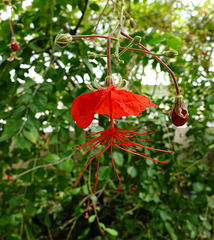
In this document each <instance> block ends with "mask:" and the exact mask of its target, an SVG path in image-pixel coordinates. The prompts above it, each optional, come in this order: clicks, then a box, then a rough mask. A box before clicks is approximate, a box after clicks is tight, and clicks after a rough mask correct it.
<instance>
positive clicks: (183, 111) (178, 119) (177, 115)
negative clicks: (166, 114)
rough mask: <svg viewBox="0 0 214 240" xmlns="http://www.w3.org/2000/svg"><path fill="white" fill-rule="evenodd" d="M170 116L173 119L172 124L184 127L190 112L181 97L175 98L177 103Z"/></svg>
mask: <svg viewBox="0 0 214 240" xmlns="http://www.w3.org/2000/svg"><path fill="white" fill-rule="evenodd" d="M170 116H171V118H172V123H173V124H174V125H175V126H177V127H180V126H183V125H184V124H185V123H186V122H187V119H188V111H187V107H186V106H185V104H184V100H183V97H182V96H181V95H178V96H177V97H176V98H175V103H174V106H173V109H172V111H171V112H170Z"/></svg>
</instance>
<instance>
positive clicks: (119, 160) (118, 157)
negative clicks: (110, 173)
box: [113, 152, 124, 166]
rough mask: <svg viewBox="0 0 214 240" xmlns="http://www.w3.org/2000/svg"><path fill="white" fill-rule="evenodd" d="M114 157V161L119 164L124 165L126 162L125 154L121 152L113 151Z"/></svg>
mask: <svg viewBox="0 0 214 240" xmlns="http://www.w3.org/2000/svg"><path fill="white" fill-rule="evenodd" d="M113 159H114V162H115V163H116V164H117V165H119V166H123V163H124V157H123V154H122V153H120V152H113Z"/></svg>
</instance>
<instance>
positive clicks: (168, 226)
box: [165, 222, 178, 240]
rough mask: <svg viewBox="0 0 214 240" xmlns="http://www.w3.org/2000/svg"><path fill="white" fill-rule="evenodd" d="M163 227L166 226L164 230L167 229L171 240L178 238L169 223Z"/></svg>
mask: <svg viewBox="0 0 214 240" xmlns="http://www.w3.org/2000/svg"><path fill="white" fill-rule="evenodd" d="M165 226H166V229H167V231H168V232H169V234H170V236H171V239H172V240H177V239H178V238H177V236H176V235H175V231H174V229H173V227H172V225H171V224H170V223H169V222H165Z"/></svg>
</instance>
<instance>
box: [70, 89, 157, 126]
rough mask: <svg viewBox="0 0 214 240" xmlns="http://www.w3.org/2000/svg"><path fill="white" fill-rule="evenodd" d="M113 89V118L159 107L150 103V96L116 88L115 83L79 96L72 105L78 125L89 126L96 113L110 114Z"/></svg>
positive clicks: (72, 112) (72, 113) (72, 111)
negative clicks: (110, 99)
mask: <svg viewBox="0 0 214 240" xmlns="http://www.w3.org/2000/svg"><path fill="white" fill-rule="evenodd" d="M110 91H111V93H112V94H111V98H112V110H113V118H121V117H124V116H128V115H134V116H137V115H139V114H141V113H142V112H143V111H144V110H145V109H146V108H147V107H157V106H156V105H155V104H153V103H150V100H149V98H147V97H146V96H143V95H137V94H134V93H131V92H129V91H126V90H116V89H115V87H114V86H113V85H111V86H110V87H108V88H107V89H101V90H99V91H96V92H92V93H86V94H83V95H81V96H79V97H77V98H76V99H75V100H74V101H73V103H72V106H71V115H72V117H73V120H74V121H75V122H76V124H77V126H78V127H82V128H86V127H88V126H89V125H90V124H91V122H92V120H93V119H94V114H95V113H98V114H107V115H109V116H110V107H109V96H108V93H109V92H110Z"/></svg>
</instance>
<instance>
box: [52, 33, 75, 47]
mask: <svg viewBox="0 0 214 240" xmlns="http://www.w3.org/2000/svg"><path fill="white" fill-rule="evenodd" d="M71 41H72V36H71V35H70V34H69V33H64V34H58V35H57V36H56V39H55V41H54V43H55V44H56V45H57V46H59V47H60V48H64V47H66V46H67V45H68V44H69V43H71Z"/></svg>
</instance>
